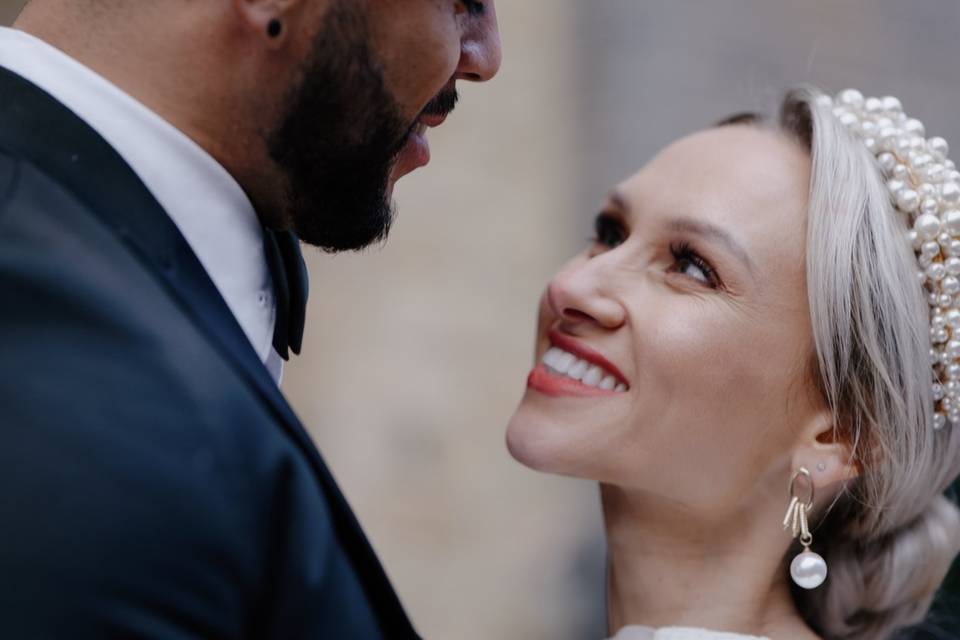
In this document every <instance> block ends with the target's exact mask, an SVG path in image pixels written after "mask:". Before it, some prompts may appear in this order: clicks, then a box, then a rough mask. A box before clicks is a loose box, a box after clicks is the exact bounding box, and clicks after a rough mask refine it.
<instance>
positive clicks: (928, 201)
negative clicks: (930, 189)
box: [920, 196, 940, 216]
mask: <svg viewBox="0 0 960 640" xmlns="http://www.w3.org/2000/svg"><path fill="white" fill-rule="evenodd" d="M939 211H940V203H939V202H938V201H937V199H936V198H931V197H929V196H928V197H926V198H924V199H923V201H922V202H921V203H920V213H924V214H927V215H931V216H933V215H936V214H937V212H939Z"/></svg>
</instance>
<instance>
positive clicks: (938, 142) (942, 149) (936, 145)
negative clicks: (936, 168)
mask: <svg viewBox="0 0 960 640" xmlns="http://www.w3.org/2000/svg"><path fill="white" fill-rule="evenodd" d="M927 150H928V151H930V153H931V154H933V156H935V157H937V158H938V159H939V160H940V161H941V162H942V161H944V160H946V159H947V153H949V151H950V145H949V144H947V141H946V140H944V139H943V138H941V137H940V136H935V137H933V138H930V139H929V140H927Z"/></svg>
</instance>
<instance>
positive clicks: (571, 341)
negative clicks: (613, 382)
mask: <svg viewBox="0 0 960 640" xmlns="http://www.w3.org/2000/svg"><path fill="white" fill-rule="evenodd" d="M547 337H548V338H549V339H550V344H551V345H552V346H554V347H559V348H561V349H563V350H564V351H567V352H569V353H572V354H573V355H575V356H577V357H578V358H580V359H582V360H586V361H587V362H589V363H591V364H594V365H596V366H598V367H600V368H601V369H604V370H605V371H606V372H608V373H610V374H611V375H612V376H613V377H614V378H616V379H617V381H618V382H620V384H622V385H624V386H626V387H629V386H630V382H629V381H628V380H627V377H626V376H625V375H623V372H621V371H620V369H618V368H617V365H615V364H613V363H612V362H610V361H609V360H607V359H606V358H605V357H603V356H602V355H600V354H599V353H598V352H596V351H594V350H593V349H591V348H590V347H588V346H586V345H584V344H581V343H580V341H579V340H577V339H575V338H571V337H570V336H568V335H567V334H565V333H563V332H561V331H558V330H557V329H551V330H550V331H549V333H548V334H547Z"/></svg>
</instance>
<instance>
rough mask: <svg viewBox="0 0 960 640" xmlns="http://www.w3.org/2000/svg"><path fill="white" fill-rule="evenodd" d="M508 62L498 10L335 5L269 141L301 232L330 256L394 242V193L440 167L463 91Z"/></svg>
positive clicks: (402, 3) (390, 2) (395, 3)
mask: <svg viewBox="0 0 960 640" xmlns="http://www.w3.org/2000/svg"><path fill="white" fill-rule="evenodd" d="M499 64H500V43H499V34H498V32H497V26H496V17H495V14H494V8H493V2H492V0H488V1H486V2H482V3H481V2H463V1H459V0H378V1H377V2H357V1H356V0H334V2H333V3H332V5H331V7H330V9H329V10H328V11H327V12H326V13H325V15H324V19H323V24H322V25H321V27H320V29H319V31H318V33H317V35H316V37H315V38H314V44H313V50H312V55H311V56H310V57H309V59H308V60H307V61H306V63H305V64H304V67H303V70H302V74H301V77H300V81H299V82H298V83H297V85H296V86H295V87H294V89H293V90H292V91H291V92H290V93H289V95H288V98H287V100H286V104H285V107H284V113H283V116H282V118H281V120H280V123H279V125H278V126H277V127H276V128H275V129H274V130H273V131H272V132H270V134H269V136H268V139H267V142H268V146H269V150H270V155H271V158H272V159H273V160H274V161H275V162H276V163H277V165H278V166H279V168H280V170H281V172H282V173H283V175H284V177H285V179H286V182H287V185H286V187H287V189H286V190H287V197H286V202H285V208H286V209H287V216H286V217H287V219H288V220H289V221H290V222H291V224H292V227H293V229H294V231H296V233H297V234H298V235H299V236H300V238H301V239H302V240H303V241H304V242H307V243H309V244H313V245H316V246H319V247H321V248H323V249H325V250H327V251H331V252H333V251H344V250H351V249H360V248H362V247H365V246H367V245H369V244H371V243H372V242H376V241H379V240H382V239H384V238H385V237H386V235H387V233H388V232H389V229H390V224H391V221H392V217H393V216H392V209H391V205H390V197H391V193H392V190H393V184H394V182H395V181H396V180H398V179H399V178H400V177H402V176H404V175H406V174H407V173H410V172H411V171H413V170H414V169H416V168H417V167H420V166H424V165H426V164H427V162H428V161H429V158H430V151H429V146H428V143H427V140H426V129H427V128H429V127H433V126H438V125H439V124H441V123H442V122H443V120H444V118H445V117H446V115H447V114H448V113H449V112H450V111H452V110H453V107H454V105H455V103H456V99H457V94H456V86H455V85H456V81H457V80H461V79H462V80H471V81H485V80H488V79H489V78H491V77H493V75H494V74H495V73H496V71H497V69H498V68H499Z"/></svg>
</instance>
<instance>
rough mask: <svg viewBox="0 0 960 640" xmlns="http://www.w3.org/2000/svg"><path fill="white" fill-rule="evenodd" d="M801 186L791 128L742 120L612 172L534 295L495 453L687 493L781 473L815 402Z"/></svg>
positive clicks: (703, 494)
mask: <svg viewBox="0 0 960 640" xmlns="http://www.w3.org/2000/svg"><path fill="white" fill-rule="evenodd" d="M808 187H809V158H808V155H807V153H806V152H805V151H804V150H803V149H802V148H801V147H800V146H799V144H798V143H796V142H794V141H792V140H789V139H788V138H786V137H785V136H782V135H780V134H777V133H774V132H770V131H766V130H761V129H759V128H754V127H750V126H745V125H738V126H727V127H722V128H717V129H711V130H708V131H705V132H702V133H698V134H696V135H693V136H690V137H688V138H685V139H683V140H680V141H679V142H677V143H675V144H673V145H671V146H670V147H668V148H667V149H666V150H664V151H663V152H661V153H660V154H659V155H658V156H657V157H656V158H654V159H653V161H651V162H650V163H649V164H648V165H647V166H646V167H644V168H643V169H642V170H641V171H640V172H639V173H637V174H636V175H634V176H633V177H632V178H630V179H628V180H627V181H625V182H623V183H622V184H620V185H619V186H618V187H617V188H616V189H615V191H614V193H613V194H612V195H611V196H610V198H609V200H608V201H607V203H606V204H605V205H604V207H603V209H602V213H601V214H600V215H599V217H598V218H597V222H596V232H597V235H596V239H595V241H594V242H592V244H591V245H590V247H589V248H588V249H587V250H586V251H584V252H583V253H582V254H580V255H578V256H576V257H575V258H574V259H573V260H571V261H570V262H569V263H568V264H567V265H566V266H565V267H564V268H563V269H562V270H561V271H560V272H559V273H558V274H557V275H556V276H555V277H554V278H553V280H552V281H551V282H550V284H549V286H548V287H547V290H546V292H545V293H544V295H543V297H542V299H541V303H540V316H539V327H538V331H537V341H536V367H535V368H534V370H533V372H532V373H531V375H530V379H529V384H528V388H527V392H526V395H525V396H524V398H523V400H522V402H521V404H520V407H519V408H518V409H517V411H516V413H515V414H514V416H513V418H512V420H511V422H510V426H509V429H508V433H507V441H508V446H509V448H510V451H511V453H512V454H513V456H514V457H516V458H517V459H518V460H519V461H520V462H522V463H524V464H526V465H528V466H530V467H533V468H536V469H539V470H542V471H549V472H554V473H560V474H565V475H573V476H579V477H585V478H590V479H595V480H599V481H601V482H606V483H610V484H615V485H619V486H621V487H625V488H632V489H639V490H642V491H646V492H651V493H653V494H656V495H659V496H662V497H664V498H667V499H669V500H670V501H672V502H679V503H681V504H685V505H688V506H691V507H697V508H710V507H711V506H714V507H718V508H729V507H730V505H731V503H733V502H736V501H737V500H741V499H743V498H744V497H746V496H747V495H749V494H750V493H751V492H752V489H754V487H756V486H759V485H758V481H759V480H760V478H761V477H763V476H765V475H767V474H771V473H774V472H781V471H783V470H784V469H785V468H786V465H787V464H788V463H789V458H788V456H789V453H790V451H789V449H790V446H791V444H792V443H793V442H794V438H795V437H796V434H797V432H798V430H799V429H800V426H801V424H802V422H803V421H805V420H808V419H810V418H811V416H813V415H815V412H816V411H817V410H818V407H819V405H818V403H817V400H816V398H815V396H816V394H815V393H814V391H813V385H812V383H811V382H810V381H808V379H807V376H806V373H807V363H808V362H809V356H810V353H811V349H812V341H811V340H812V338H811V329H810V319H809V310H808V306H807V292H806V286H805V277H804V251H805V222H806V205H807V191H808ZM582 361H586V362H582ZM588 365H589V368H588ZM598 365H599V366H598ZM595 367H596V368H595ZM584 369H586V373H584ZM571 376H572V377H571ZM581 376H583V379H582V380H581V381H580V382H577V381H576V380H575V378H578V377H581ZM611 387H612V388H611ZM777 486H779V485H777Z"/></svg>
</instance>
